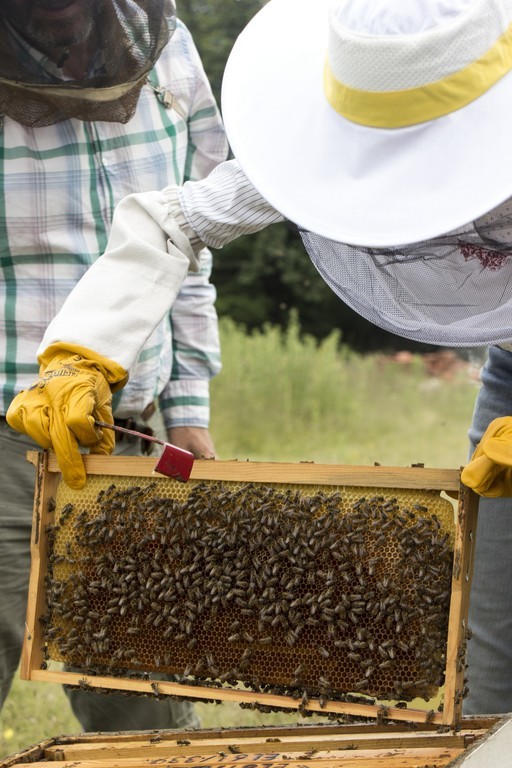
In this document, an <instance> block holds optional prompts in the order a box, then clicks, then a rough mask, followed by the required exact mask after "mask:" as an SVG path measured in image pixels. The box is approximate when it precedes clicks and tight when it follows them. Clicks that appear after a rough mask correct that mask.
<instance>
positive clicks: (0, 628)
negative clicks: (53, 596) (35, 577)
mask: <svg viewBox="0 0 512 768" xmlns="http://www.w3.org/2000/svg"><path fill="white" fill-rule="evenodd" d="M33 448H35V445H34V443H32V442H31V441H30V440H29V439H28V438H27V437H26V436H25V435H20V434H19V433H17V432H14V431H13V430H12V429H10V427H9V426H8V425H7V424H6V423H5V422H4V421H0V708H1V707H2V706H3V704H4V701H5V699H6V698H7V695H8V693H9V690H10V688H11V683H12V680H13V677H14V675H15V673H16V670H17V668H18V664H19V662H20V656H21V646H22V643H23V634H24V629H25V618H26V609H27V593H28V580H29V573H30V533H31V528H32V507H33V502H34V483H35V468H34V467H33V465H32V464H30V463H29V462H28V461H27V460H26V452H27V450H29V449H33Z"/></svg>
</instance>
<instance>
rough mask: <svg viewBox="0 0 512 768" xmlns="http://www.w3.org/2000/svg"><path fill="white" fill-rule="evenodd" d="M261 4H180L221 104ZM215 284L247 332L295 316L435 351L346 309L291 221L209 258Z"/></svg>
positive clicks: (389, 343)
mask: <svg viewBox="0 0 512 768" xmlns="http://www.w3.org/2000/svg"><path fill="white" fill-rule="evenodd" d="M265 3H266V0H178V1H177V13H178V16H179V17H180V19H182V21H184V23H185V24H186V25H187V27H188V28H189V29H190V31H191V33H192V35H193V37H194V40H195V43H196V45H197V48H198V50H199V52H200V54H201V57H202V60H203V64H204V67H205V69H206V72H207V73H208V77H209V79H210V82H211V84H212V88H213V91H214V93H215V96H216V98H217V101H218V103H219V104H220V103H221V98H220V94H221V84H222V75H223V72H224V66H225V63H226V61H227V58H228V56H229V52H230V50H231V48H232V46H233V43H234V42H235V40H236V38H237V37H238V35H239V33H240V32H241V31H242V29H243V28H244V27H245V26H246V24H247V23H248V22H249V21H250V20H251V18H252V17H253V16H254V15H255V14H256V13H257V12H258V11H259V10H260V9H261V8H262V7H263V6H264V5H265ZM264 55H265V46H264V43H263V44H262V56H264ZM262 117H263V118H265V107H264V105H262ZM298 162H300V158H298ZM213 282H214V283H215V285H216V287H217V291H218V302H217V309H218V312H219V315H229V316H230V317H231V318H233V320H235V322H237V323H240V324H242V325H244V326H245V327H246V328H247V329H248V330H253V329H255V328H261V327H262V326H263V324H264V323H272V324H277V325H280V326H281V327H283V328H285V327H287V326H288V323H289V319H290V312H291V311H294V312H296V314H297V316H298V318H299V323H300V327H301V329H302V331H303V332H304V333H308V334H310V335H312V336H314V337H316V338H318V339H322V338H324V337H325V336H327V335H328V334H329V333H330V332H331V331H332V330H333V329H338V330H340V332H341V339H342V341H343V343H345V344H348V345H349V346H350V347H352V348H353V349H355V350H357V351H375V350H390V351H392V350H398V349H409V350H415V351H430V350H433V349H435V348H434V347H431V346H427V345H424V344H416V343H415V342H409V341H407V340H405V339H402V338H400V337H398V336H394V335H393V334H390V333H387V332H386V331H381V330H380V329H379V328H377V327H376V326H374V325H372V324H371V323H368V322H367V321H366V320H364V319H363V318H362V317H360V316H359V315H357V314H356V313H355V312H353V311H352V310H351V309H350V308H349V307H347V306H346V305H345V304H343V303H342V302H341V301H340V300H339V299H338V298H337V297H336V296H335V294H334V293H333V292H332V291H331V290H330V288H328V287H327V285H326V284H325V283H324V281H323V280H322V279H321V277H320V276H319V275H318V273H317V271H316V269H315V268H314V266H313V265H312V263H311V262H310V260H309V257H308V255H307V253H306V251H305V249H304V248H303V246H302V242H301V240H300V237H299V235H298V234H297V232H296V231H295V228H294V227H293V226H291V225H289V224H275V225H273V226H272V227H269V228H268V229H266V230H264V231H263V232H260V233H258V234H257V235H252V236H250V237H243V238H239V239H238V240H237V241H236V242H234V243H231V244H230V245H228V246H226V247H225V248H223V249H222V251H221V252H219V253H218V254H216V255H215V256H214V272H213Z"/></svg>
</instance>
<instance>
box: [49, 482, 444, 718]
mask: <svg viewBox="0 0 512 768" xmlns="http://www.w3.org/2000/svg"><path fill="white" fill-rule="evenodd" d="M107 484H108V487H107ZM453 517H454V514H453V506H452V504H451V503H450V502H449V501H447V500H446V499H443V498H442V497H441V495H440V493H439V491H418V490H402V489H393V490H392V491H391V492H390V490H389V489H378V488H377V489H376V488H370V489H369V488H361V487H347V486H343V487H334V486H302V485H301V486H293V485H287V484H285V483H283V484H281V483H272V484H270V485H264V484H262V483H241V482H215V481H190V482H189V483H187V484H182V483H179V482H176V481H173V480H169V479H167V478H162V479H158V480H156V481H152V482H149V481H148V483H147V484H146V485H140V486H134V485H133V478H124V477H115V478H105V477H104V476H96V477H94V476H93V477H91V478H89V480H88V483H87V485H86V487H85V488H84V489H83V490H81V491H73V490H71V489H69V488H68V487H67V486H66V485H64V484H62V483H61V484H60V486H59V489H58V493H57V498H56V507H55V522H54V524H52V525H50V526H47V534H48V570H47V574H46V578H45V589H46V595H45V596H46V612H45V614H44V616H42V617H41V621H42V623H43V626H44V638H45V657H46V659H47V660H48V659H50V660H52V661H57V662H64V663H65V664H67V665H69V666H71V667H73V668H78V669H80V670H83V672H84V674H87V675H94V674H103V675H105V674H106V675H115V676H119V675H126V676H135V677H137V676H147V674H148V673H150V672H151V673H165V674H167V673H168V674H174V675H179V676H181V680H182V681H183V682H185V683H186V682H189V683H190V684H202V683H203V682H204V683H205V684H207V685H217V686H218V685H223V686H226V687H230V686H240V685H243V686H245V687H246V688H248V689H251V690H254V691H260V692H271V693H280V694H286V695H292V696H293V697H294V698H295V699H297V700H298V699H300V706H302V707H307V702H308V700H309V697H311V696H315V697H319V698H320V701H321V702H322V701H329V700H348V699H347V694H348V695H352V696H355V697H356V699H357V698H361V699H362V700H364V701H365V702H366V701H368V700H370V701H371V700H372V699H373V701H374V700H375V699H378V700H379V699H380V700H386V701H393V700H395V701H402V702H407V701H411V700H412V699H413V698H418V697H420V698H423V699H424V700H426V701H428V700H430V699H431V698H432V697H434V696H435V695H436V694H437V693H438V691H439V688H440V686H442V684H443V682H444V670H445V662H446V658H445V652H446V645H447V624H448V613H449V604H450V586H451V575H452V563H453V539H454V521H453ZM45 663H46V662H45Z"/></svg>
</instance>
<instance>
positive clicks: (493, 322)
mask: <svg viewBox="0 0 512 768" xmlns="http://www.w3.org/2000/svg"><path fill="white" fill-rule="evenodd" d="M301 236H302V240H303V242H304V245H305V247H306V250H307V251H308V253H309V256H310V258H311V260H312V261H313V263H314V265H315V267H316V268H317V270H318V271H319V273H320V274H321V276H322V277H323V279H324V280H325V282H326V283H327V284H328V285H329V286H330V288H331V289H332V290H333V291H334V292H335V293H336V294H337V295H338V296H339V298H341V299H342V300H343V301H344V302H345V303H346V304H348V305H349V306H350V307H351V308H352V309H354V310H355V311H356V312H358V313H359V314H360V315H362V316H363V317H365V318H366V319H367V320H369V321H370V322H372V323H374V324H375V325H378V326H380V327H381V328H384V329H386V330H387V331H390V332H391V333H395V334H397V335H399V336H403V337H405V338H408V339H413V340H415V341H420V342H425V343H428V344H439V345H442V346H450V347H471V346H486V345H488V344H499V343H502V342H509V341H511V340H512V199H511V200H507V201H506V202H505V203H503V204H502V205H500V206H499V207H498V208H495V209H493V210H492V211H491V212H490V213H488V214H486V215H485V216H482V217H481V218H480V219H478V220H477V221H475V222H473V223H471V224H468V225H467V226H464V227H461V228H460V230H457V231H452V232H450V233H448V234H445V235H442V236H440V237H436V238H434V239H432V240H428V241H423V242H418V243H414V244H412V245H408V246H400V247H396V248H365V247H363V246H361V247H358V246H352V245H345V244H343V243H338V242H335V241H333V240H329V239H327V238H325V237H321V236H319V235H315V234H313V233H312V232H306V231H302V232H301Z"/></svg>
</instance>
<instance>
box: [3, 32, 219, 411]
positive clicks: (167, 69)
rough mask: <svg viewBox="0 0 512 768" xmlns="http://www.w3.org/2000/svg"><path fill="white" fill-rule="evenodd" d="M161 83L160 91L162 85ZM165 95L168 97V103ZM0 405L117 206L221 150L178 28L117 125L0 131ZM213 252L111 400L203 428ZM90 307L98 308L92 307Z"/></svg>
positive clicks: (201, 76)
mask: <svg viewBox="0 0 512 768" xmlns="http://www.w3.org/2000/svg"><path fill="white" fill-rule="evenodd" d="M161 89H163V90H161ZM164 91H165V92H166V93H167V94H172V97H173V100H174V101H173V106H172V107H171V108H169V107H168V106H166V104H165V101H166V99H165V98H164ZM0 146H1V155H0V184H1V189H2V194H1V195H0V239H1V245H0V260H1V266H2V280H1V290H2V294H3V295H2V300H1V302H0V306H1V307H2V311H1V316H0V345H1V361H0V388H1V396H2V402H1V404H0V412H1V413H3V414H5V412H6V410H7V408H8V406H9V403H10V401H11V400H12V398H13V397H14V395H15V394H16V393H17V392H19V391H20V390H21V389H24V388H25V387H27V386H29V385H30V384H32V383H33V381H34V379H35V378H36V377H37V373H38V366H37V360H36V350H37V347H38V345H39V343H40V341H41V339H42V336H43V332H44V330H45V328H46V326H47V325H48V323H49V321H50V320H51V319H52V318H53V316H54V315H55V314H56V312H57V311H58V310H59V308H60V307H61V305H62V303H63V302H64V300H65V298H66V296H67V295H68V293H69V292H70V290H71V288H72V287H73V286H74V285H75V283H76V282H77V281H78V280H79V279H80V277H81V276H82V275H83V274H84V272H85V271H86V269H87V268H88V267H89V266H90V264H91V263H92V262H93V261H94V260H95V259H96V258H97V257H98V256H99V255H100V254H101V253H102V252H103V250H104V249H105V246H106V243H107V238H108V233H109V229H110V225H111V221H112V214H113V210H114V207H115V205H116V204H117V202H118V201H119V200H120V199H121V198H122V197H124V196H125V195H127V194H130V193H132V192H144V191H148V190H157V189H162V188H163V187H165V186H166V185H168V184H174V183H176V184H182V183H183V182H184V181H186V180H188V179H197V178H202V177H204V176H205V175H207V174H208V173H209V172H210V171H211V170H212V168H214V167H215V166H216V165H217V163H219V162H220V161H222V160H224V159H225V157H226V155H227V143H226V138H225V135H224V131H223V128H222V124H221V120H220V116H219V112H218V109H217V106H216V104H215V101H214V98H213V95H212V92H211V89H210V86H209V84H208V81H207V79H206V76H205V73H204V70H203V67H202V64H201V62H200V59H199V55H198V53H197V50H196V49H195V46H194V44H193V42H192V39H191V37H190V34H189V33H188V31H187V29H186V28H185V27H184V25H183V24H181V23H178V27H177V29H176V31H175V33H174V35H173V37H172V38H171V41H170V42H169V44H168V45H167V47H166V48H165V50H164V52H163V53H162V55H161V57H160V59H159V60H158V62H157V64H156V66H155V68H154V69H153V71H152V73H151V77H150V82H149V84H147V85H145V86H144V87H143V89H142V92H141V96H140V99H139V103H138V106H137V111H136V113H135V115H134V116H133V118H132V119H131V120H130V121H129V122H128V123H126V124H125V125H122V124H120V123H107V122H96V123H94V122H82V121H79V120H67V121H65V122H61V123H57V124H55V125H52V126H49V127H43V128H26V127H24V126H22V125H20V124H19V123H16V122H14V121H13V120H11V119H10V118H8V117H4V118H3V121H2V126H1V129H0ZM210 269H211V255H210V254H209V252H207V253H206V254H204V257H202V271H201V273H200V274H192V273H191V274H190V275H189V276H188V277H187V280H186V281H185V283H184V285H183V288H182V291H181V293H180V295H179V297H178V299H177V301H176V303H175V304H174V306H173V308H172V311H171V313H170V314H169V316H168V317H167V318H166V320H165V322H164V323H162V324H161V325H160V327H159V328H157V330H156V331H155V333H154V334H153V335H152V337H151V338H150V339H149V340H148V342H147V344H146V346H145V348H144V350H143V351H142V353H141V355H140V358H139V362H138V364H137V366H136V368H135V369H134V370H133V371H132V372H131V376H130V381H129V383H128V385H127V386H126V388H125V389H124V390H123V391H122V393H121V396H120V398H119V399H118V401H117V402H116V410H115V413H116V416H118V417H121V418H123V417H127V416H133V417H137V416H138V415H139V414H140V413H141V412H142V411H143V409H144V408H145V407H146V406H147V405H148V404H149V403H150V402H152V401H153V400H154V399H155V398H156V397H159V399H160V405H161V409H162V413H163V416H164V422H165V424H166V426H171V425H172V426H207V425H208V418H209V400H208V383H209V380H210V378H211V377H212V376H213V375H215V373H217V372H218V370H219V368H220V351H219V340H218V329H217V317H216V312H215V308H214V301H215V290H214V288H213V286H212V285H211V284H210V282H209V275H210ZM91 312H94V307H93V306H91Z"/></svg>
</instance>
